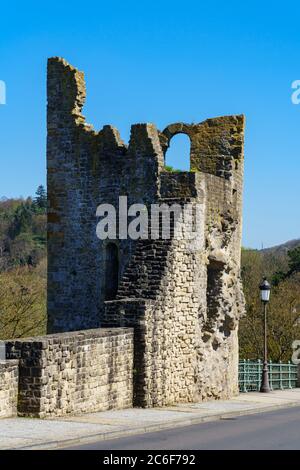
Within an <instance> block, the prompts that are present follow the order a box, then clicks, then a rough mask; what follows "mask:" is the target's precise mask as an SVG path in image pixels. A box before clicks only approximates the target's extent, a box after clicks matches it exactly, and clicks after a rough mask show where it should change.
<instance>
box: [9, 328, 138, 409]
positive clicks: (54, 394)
mask: <svg viewBox="0 0 300 470" xmlns="http://www.w3.org/2000/svg"><path fill="white" fill-rule="evenodd" d="M6 356H7V357H8V358H16V359H18V361H8V363H7V364H10V363H13V364H15V363H18V362H19V374H20V380H19V399H18V414H19V415H21V416H32V417H39V418H44V417H50V416H63V415H66V414H76V413H77V414H78V413H84V412H93V411H104V410H108V409H120V408H129V407H131V406H132V373H133V331H132V330H131V329H128V328H126V329H123V328H115V329H113V330H108V329H99V330H97V329H96V330H85V331H77V332H74V333H65V334H54V335H47V336H42V337H34V338H25V339H21V340H15V341H8V342H6ZM0 367H2V365H1V364H0ZM5 367H6V372H5V373H6V375H7V374H13V375H12V379H11V380H14V382H13V385H12V386H10V387H9V388H10V389H11V390H10V394H11V396H13V397H14V399H15V402H14V407H15V408H14V410H16V395H14V393H15V394H16V390H17V387H15V379H16V385H17V372H16V371H17V369H16V367H17V366H14V368H13V366H9V365H6V366H5ZM0 373H1V374H0V381H1V376H2V372H1V368H0ZM4 381H5V384H6V387H7V386H8V385H9V381H8V379H7V377H6V378H5V377H4ZM0 384H1V382H0ZM0 390H1V388H0ZM1 393H2V392H0V397H1ZM0 404H1V400H0ZM0 409H1V408H0ZM7 409H8V408H7Z"/></svg>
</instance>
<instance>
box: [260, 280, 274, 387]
mask: <svg viewBox="0 0 300 470" xmlns="http://www.w3.org/2000/svg"><path fill="white" fill-rule="evenodd" d="M259 288H260V298H261V301H262V303H263V305H264V366H263V372H262V377H261V386H260V392H262V393H268V392H270V391H271V390H270V386H269V371H268V343H267V338H268V335H267V303H268V302H269V300H270V290H271V286H270V284H269V283H268V281H267V279H266V278H265V277H264V278H263V281H262V283H261V284H260V286H259Z"/></svg>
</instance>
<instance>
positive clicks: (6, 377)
mask: <svg viewBox="0 0 300 470" xmlns="http://www.w3.org/2000/svg"><path fill="white" fill-rule="evenodd" d="M18 379H19V374H18V361H16V360H11V361H0V418H10V417H13V416H16V414H17V400H18Z"/></svg>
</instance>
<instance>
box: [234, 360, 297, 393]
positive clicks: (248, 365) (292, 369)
mask: <svg viewBox="0 0 300 470" xmlns="http://www.w3.org/2000/svg"><path fill="white" fill-rule="evenodd" d="M268 368H269V384H270V388H271V390H285V389H288V388H296V387H297V382H298V366H297V365H295V364H292V363H291V362H288V363H287V364H283V363H281V362H279V363H277V364H274V363H273V362H272V361H269V362H268ZM262 369H263V363H262V361H259V360H258V361H250V360H249V359H247V360H246V359H244V360H242V361H240V362H239V388H240V392H257V391H259V389H260V383H261V375H262Z"/></svg>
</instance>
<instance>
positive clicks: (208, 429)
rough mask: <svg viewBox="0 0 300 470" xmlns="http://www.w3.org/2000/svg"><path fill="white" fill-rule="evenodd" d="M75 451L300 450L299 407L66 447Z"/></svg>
mask: <svg viewBox="0 0 300 470" xmlns="http://www.w3.org/2000/svg"><path fill="white" fill-rule="evenodd" d="M69 449H74V450H75V449H76V450H87V449H94V450H118V449H119V450H127V449H129V450H130V449H134V450H139V449H143V450H148V449H151V450H198V449H199V450H203V449H207V450H237V449H242V450H258V449H262V450H275V449H278V450H286V449H289V450H293V449H297V450H299V449H300V406H299V407H293V408H285V409H281V410H278V411H272V412H267V413H260V414H255V415H250V416H239V417H236V418H227V419H222V420H221V421H214V422H210V423H202V424H197V425H193V426H188V427H184V428H177V429H172V430H166V431H159V432H153V433H147V434H141V435H137V436H131V437H124V438H120V439H113V440H109V441H100V442H96V443H93V444H86V445H80V446H74V447H69Z"/></svg>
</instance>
